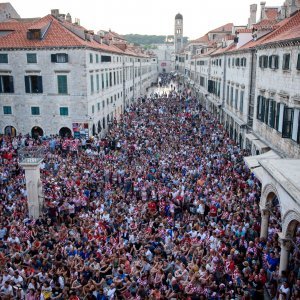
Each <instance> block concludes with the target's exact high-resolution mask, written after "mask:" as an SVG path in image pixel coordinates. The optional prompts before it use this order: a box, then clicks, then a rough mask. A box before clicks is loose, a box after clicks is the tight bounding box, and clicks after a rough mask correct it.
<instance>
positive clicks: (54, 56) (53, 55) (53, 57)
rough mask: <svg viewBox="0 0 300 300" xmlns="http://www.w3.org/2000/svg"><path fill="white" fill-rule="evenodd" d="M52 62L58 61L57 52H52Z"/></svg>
mask: <svg viewBox="0 0 300 300" xmlns="http://www.w3.org/2000/svg"><path fill="white" fill-rule="evenodd" d="M51 62H56V54H51Z"/></svg>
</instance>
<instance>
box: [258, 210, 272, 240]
mask: <svg viewBox="0 0 300 300" xmlns="http://www.w3.org/2000/svg"><path fill="white" fill-rule="evenodd" d="M269 217H270V212H269V211H268V210H267V209H261V226H260V237H261V238H267V237H268V228H269Z"/></svg>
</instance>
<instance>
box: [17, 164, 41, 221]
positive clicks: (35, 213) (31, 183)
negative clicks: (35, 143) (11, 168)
mask: <svg viewBox="0 0 300 300" xmlns="http://www.w3.org/2000/svg"><path fill="white" fill-rule="evenodd" d="M40 162H41V161H38V162H37V161H35V160H34V159H32V160H30V159H27V160H26V161H25V162H21V163H20V165H21V166H22V167H23V168H24V170H25V179H26V191H27V202H28V211H29V217H30V218H33V219H37V218H38V217H39V216H40V213H41V207H42V204H43V203H40V202H43V198H41V194H42V189H41V188H42V186H41V180H40Z"/></svg>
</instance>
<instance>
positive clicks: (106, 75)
mask: <svg viewBox="0 0 300 300" xmlns="http://www.w3.org/2000/svg"><path fill="white" fill-rule="evenodd" d="M105 77H106V88H108V86H109V84H108V73H106V74H105Z"/></svg>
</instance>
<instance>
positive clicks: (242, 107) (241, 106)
mask: <svg viewBox="0 0 300 300" xmlns="http://www.w3.org/2000/svg"><path fill="white" fill-rule="evenodd" d="M243 110H244V91H241V94H240V112H241V113H243Z"/></svg>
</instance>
